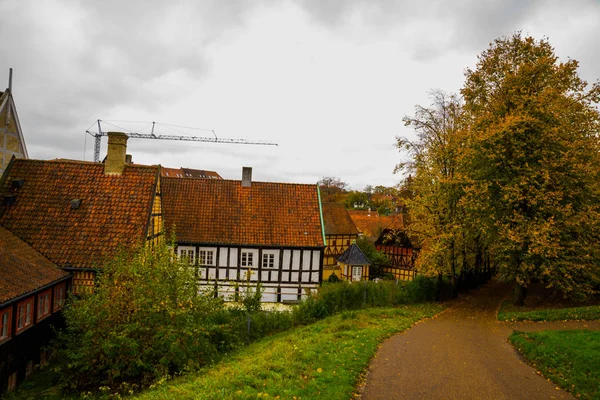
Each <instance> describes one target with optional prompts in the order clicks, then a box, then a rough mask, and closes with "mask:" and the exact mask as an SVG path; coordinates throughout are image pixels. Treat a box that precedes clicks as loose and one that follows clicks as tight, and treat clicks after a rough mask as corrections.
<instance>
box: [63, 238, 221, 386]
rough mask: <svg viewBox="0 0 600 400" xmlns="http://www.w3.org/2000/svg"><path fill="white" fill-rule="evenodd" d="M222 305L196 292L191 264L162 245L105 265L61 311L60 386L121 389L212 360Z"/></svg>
mask: <svg viewBox="0 0 600 400" xmlns="http://www.w3.org/2000/svg"><path fill="white" fill-rule="evenodd" d="M221 307H222V300H221V299H215V298H214V296H213V295H212V293H206V294H202V293H200V294H199V286H198V280H197V267H195V266H193V265H190V264H188V263H187V262H186V261H179V260H177V259H173V253H172V252H171V251H170V249H169V248H168V247H167V246H166V245H164V244H163V245H159V246H155V247H154V248H152V249H150V248H148V247H145V248H143V249H142V250H140V251H139V252H138V253H136V254H134V255H122V256H121V257H119V258H117V259H115V260H113V261H111V262H109V263H108V264H107V265H106V266H105V267H104V268H103V270H102V273H101V274H99V275H98V279H97V286H96V287H95V288H94V293H93V294H91V295H88V296H84V297H82V298H81V299H75V300H74V301H73V302H72V303H71V304H69V306H68V307H67V308H66V309H65V310H64V316H65V321H66V326H67V328H66V330H65V331H64V332H61V333H60V334H59V340H60V342H62V346H63V347H62V349H61V352H62V354H61V358H62V359H64V360H65V361H66V363H65V365H66V366H65V367H64V369H63V370H62V382H63V386H64V387H65V389H66V390H68V391H87V390H97V389H98V388H101V387H104V388H108V389H109V390H110V391H111V393H115V392H121V393H122V392H127V391H129V390H135V389H139V388H142V387H146V386H148V385H150V384H152V383H153V382H154V381H156V380H158V379H161V378H163V377H165V376H168V375H172V374H175V373H179V372H183V371H185V370H190V369H191V370H193V369H197V368H199V367H201V366H203V365H205V364H207V363H209V362H210V361H212V360H213V359H214V358H215V357H216V356H217V344H215V343H214V340H212V338H211V336H212V335H213V334H214V332H216V331H218V330H221V329H222V327H221V326H216V325H215V324H213V323H210V322H209V321H210V317H211V316H213V315H215V313H217V312H218V311H220V310H221Z"/></svg>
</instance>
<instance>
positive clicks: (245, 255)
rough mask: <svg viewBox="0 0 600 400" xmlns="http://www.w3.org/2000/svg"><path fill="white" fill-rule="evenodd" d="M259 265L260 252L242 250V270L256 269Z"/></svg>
mask: <svg viewBox="0 0 600 400" xmlns="http://www.w3.org/2000/svg"><path fill="white" fill-rule="evenodd" d="M248 256H251V257H250V258H251V259H250V260H248ZM249 261H250V262H249ZM257 264H258V250H256V249H242V251H241V254H240V266H241V267H242V268H256V267H257Z"/></svg>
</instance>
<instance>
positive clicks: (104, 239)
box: [0, 132, 163, 293]
mask: <svg viewBox="0 0 600 400" xmlns="http://www.w3.org/2000/svg"><path fill="white" fill-rule="evenodd" d="M126 143H127V136H126V135H125V134H120V133H113V132H111V133H109V145H108V156H107V159H106V162H105V164H99V163H92V162H83V161H69V160H54V161H40V160H24V159H13V160H12V161H11V162H10V163H9V165H8V167H7V169H6V171H5V173H4V175H3V177H2V179H0V200H1V203H0V226H3V227H5V228H7V229H9V230H10V231H11V232H12V233H14V234H15V235H16V236H18V237H19V238H20V239H21V240H23V241H25V242H26V243H28V244H29V245H31V246H32V247H33V248H34V249H35V250H37V251H39V252H40V253H41V254H42V255H44V256H45V257H47V258H48V259H49V260H50V261H52V262H53V263H54V264H56V265H58V266H59V267H60V268H62V269H63V270H65V271H69V272H72V273H73V290H74V292H75V293H84V292H86V291H90V290H92V288H93V285H94V277H95V273H96V271H97V269H98V268H101V267H102V265H103V264H104V262H106V261H107V260H108V259H109V258H112V257H114V256H115V255H116V254H117V253H118V252H120V251H128V250H131V249H133V248H135V247H138V246H141V245H143V244H144V243H156V242H158V241H159V240H161V235H162V233H163V222H162V208H161V193H160V190H161V188H160V167H158V166H151V167H148V166H138V165H128V164H126V163H125V159H126V154H125V153H126Z"/></svg>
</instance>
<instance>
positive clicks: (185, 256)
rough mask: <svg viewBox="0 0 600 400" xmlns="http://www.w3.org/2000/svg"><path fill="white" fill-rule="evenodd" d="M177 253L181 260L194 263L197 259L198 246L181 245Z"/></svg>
mask: <svg viewBox="0 0 600 400" xmlns="http://www.w3.org/2000/svg"><path fill="white" fill-rule="evenodd" d="M177 255H178V256H179V259H180V260H187V261H188V262H189V263H190V264H194V263H195V261H196V248H195V247H192V246H179V247H178V248H177Z"/></svg>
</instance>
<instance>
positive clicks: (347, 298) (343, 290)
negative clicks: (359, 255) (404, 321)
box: [293, 276, 437, 324]
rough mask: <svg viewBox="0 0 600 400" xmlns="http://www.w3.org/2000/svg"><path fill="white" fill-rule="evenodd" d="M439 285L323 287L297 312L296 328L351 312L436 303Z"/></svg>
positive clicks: (390, 283) (395, 283)
mask: <svg viewBox="0 0 600 400" xmlns="http://www.w3.org/2000/svg"><path fill="white" fill-rule="evenodd" d="M436 289H437V285H436V281H435V280H434V279H431V278H426V277H423V276H417V277H416V278H415V279H414V280H412V281H407V282H404V281H379V282H376V281H362V282H355V283H350V282H347V281H342V282H339V283H332V284H323V285H322V286H321V287H320V288H319V289H318V290H317V291H316V292H314V293H311V295H310V296H309V297H308V298H307V299H306V300H305V301H303V302H302V304H300V305H299V306H298V307H296V308H294V311H293V318H294V321H295V323H296V324H306V323H310V322H313V321H316V320H319V319H321V318H325V317H327V316H331V315H335V314H338V313H341V312H344V311H348V310H358V309H362V308H367V307H391V306H397V305H402V304H414V303H422V302H427V301H432V300H433V299H434V298H435V294H436Z"/></svg>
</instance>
